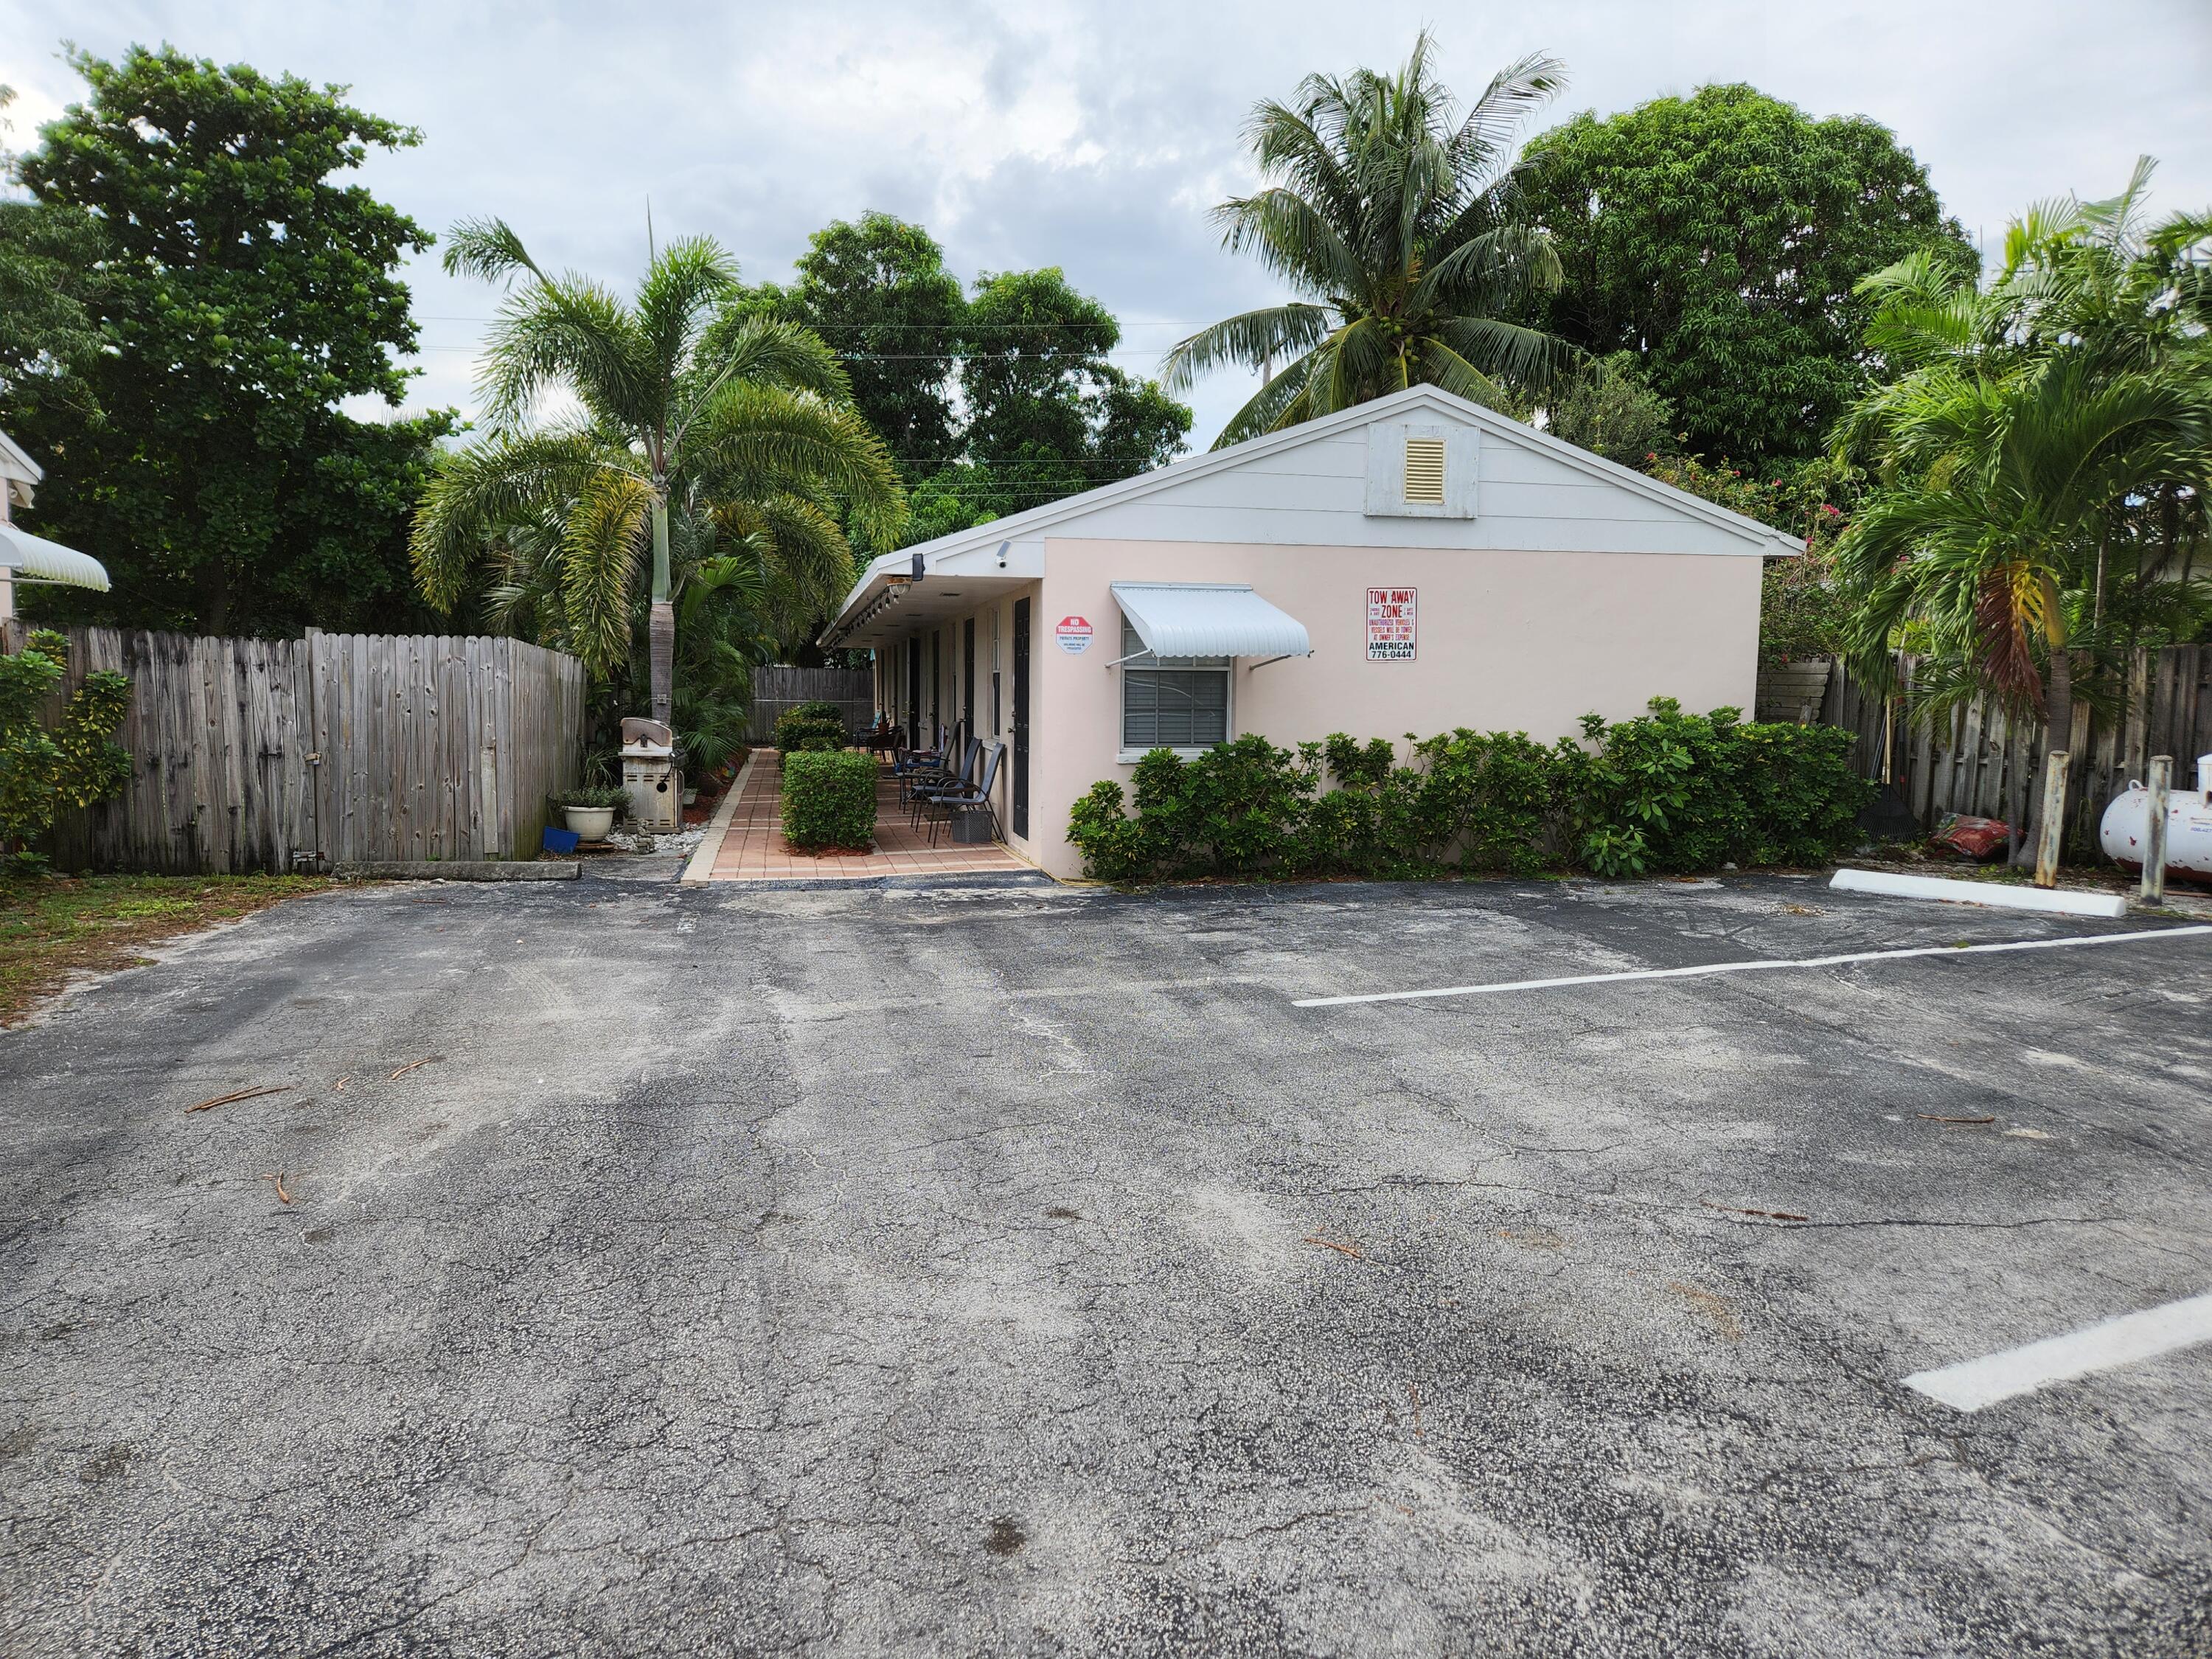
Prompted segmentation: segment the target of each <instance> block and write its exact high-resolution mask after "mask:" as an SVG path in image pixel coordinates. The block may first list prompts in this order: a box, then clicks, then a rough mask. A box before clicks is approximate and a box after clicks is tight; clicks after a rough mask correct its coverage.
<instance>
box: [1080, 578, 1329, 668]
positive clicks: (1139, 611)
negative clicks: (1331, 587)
mask: <svg viewBox="0 0 2212 1659" xmlns="http://www.w3.org/2000/svg"><path fill="white" fill-rule="evenodd" d="M1112 587H1113V591H1114V603H1115V604H1116V605H1120V606H1121V614H1122V615H1123V616H1125V617H1127V618H1128V619H1129V625H1130V626H1131V627H1132V628H1133V629H1136V630H1137V637H1138V638H1139V639H1140V640H1142V641H1144V642H1145V648H1146V650H1148V651H1150V652H1151V653H1152V654H1153V655H1154V656H1156V657H1310V656H1311V655H1313V641H1312V639H1311V638H1310V636H1309V635H1307V633H1306V625H1305V624H1304V623H1302V622H1300V621H1299V620H1298V619H1297V617H1293V616H1291V614H1290V613H1289V612H1288V611H1279V610H1277V609H1276V608H1275V607H1274V606H1273V605H1270V604H1268V603H1267V600H1265V599H1261V597H1260V596H1259V595H1258V594H1257V593H1255V592H1253V591H1252V590H1251V588H1250V587H1249V586H1246V585H1244V584H1243V583H1241V582H1115V583H1113V584H1112Z"/></svg>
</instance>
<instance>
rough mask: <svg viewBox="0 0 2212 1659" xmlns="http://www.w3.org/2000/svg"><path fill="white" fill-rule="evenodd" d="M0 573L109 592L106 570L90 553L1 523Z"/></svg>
mask: <svg viewBox="0 0 2212 1659" xmlns="http://www.w3.org/2000/svg"><path fill="white" fill-rule="evenodd" d="M0 570H6V571H8V572H9V574H11V575H16V576H22V577H27V578H28V579H29V580H32V581H40V582H58V583H59V584H60V585H61V586H64V587H90V588H94V589H97V590H98V591H99V592H102V593H105V592H107V568H106V566H105V565H103V564H101V563H100V561H99V560H98V559H95V558H94V557H93V556H92V555H91V554H89V553H80V552H78V551H77V550H76V549H75V548H73V547H64V546H63V545H62V544H60V543H59V542H50V541H47V540H46V538H44V537H41V536H33V534H31V532H29V531H27V530H20V529H18V528H17V527H16V526H14V525H12V524H0Z"/></svg>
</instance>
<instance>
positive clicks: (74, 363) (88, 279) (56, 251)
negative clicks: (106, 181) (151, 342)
mask: <svg viewBox="0 0 2212 1659" xmlns="http://www.w3.org/2000/svg"><path fill="white" fill-rule="evenodd" d="M14 102H15V88H13V87H0V111H4V110H6V109H7V107H8V106H9V105H10V104H12V103H14ZM0 125H4V117H0ZM15 162H16V158H15V155H13V154H11V153H9V152H6V151H0V171H4V173H5V174H6V176H7V177H8V179H9V180H10V181H11V182H12V181H13V180H14V179H15ZM105 252H106V240H105V239H104V238H103V237H102V235H101V234H100V222H99V221H98V220H97V219H95V218H94V217H93V216H92V215H90V214H89V213H86V212H84V211H82V210H78V209H72V208H61V207H54V206H51V205H49V204H46V203H44V202H39V201H28V200H17V199H8V200H0V399H4V400H6V401H7V402H9V404H14V403H15V401H17V400H18V399H19V398H21V396H23V395H24V393H25V392H27V389H28V385H29V384H30V383H33V382H37V383H42V384H43V386H44V387H45V389H46V391H47V392H48V394H49V395H52V396H55V397H58V398H64V399H65V398H70V397H72V396H74V397H76V398H80V399H82V398H88V397H89V396H90V393H91V388H90V386H88V385H87V384H86V382H85V380H84V379H83V376H82V370H83V368H85V367H86V366H87V364H88V362H89V360H90V359H91V357H92V356H93V355H94V353H96V352H97V351H99V349H100V343H101V342H100V331H99V329H98V328H97V327H96V326H94V323H93V319H92V314H91V313H90V312H89V311H88V309H87V307H86V305H85V296H86V294H87V293H88V289H89V288H90V285H91V284H92V283H95V282H96V281H98V279H99V272H100V264H101V256H102V255H103V254H104V253H105ZM73 370H74V371H78V372H77V373H75V374H73V373H72V372H71V371H73Z"/></svg>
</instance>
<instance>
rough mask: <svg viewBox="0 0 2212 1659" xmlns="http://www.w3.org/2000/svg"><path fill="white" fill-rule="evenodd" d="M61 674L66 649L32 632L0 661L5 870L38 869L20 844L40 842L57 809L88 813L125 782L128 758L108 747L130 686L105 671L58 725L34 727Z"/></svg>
mask: <svg viewBox="0 0 2212 1659" xmlns="http://www.w3.org/2000/svg"><path fill="white" fill-rule="evenodd" d="M68 666H69V641H67V640H65V639H64V637H63V636H62V635H59V634H57V633H55V632H54V631H52V629H38V630H36V631H35V632H33V634H32V635H31V636H30V638H29V639H28V640H27V641H26V642H25V644H24V647H23V649H22V650H21V651H20V652H18V653H15V655H13V656H6V655H0V859H4V866H5V867H6V868H9V869H14V870H18V871H27V870H35V869H37V868H39V867H40V866H43V864H44V863H45V860H44V859H43V858H42V857H40V855H39V854H33V853H31V852H30V851H28V850H27V848H25V846H24V843H25V842H28V841H30V840H31V839H33V837H34V836H40V835H43V834H44V833H45V832H46V829H48V828H50V827H51V826H52V823H53V821H54V818H55V817H56V816H57V815H58V813H59V812H60V811H61V810H62V809H63V808H64V807H65V806H89V805H92V804H93V803H94V801H98V800H105V799H107V798H108V797H110V796H112V795H114V794H117V793H120V792H121V790H122V788H123V786H124V785H125V783H127V782H129V781H130V778H131V757H130V755H129V753H128V752H127V751H126V750H125V749H124V748H123V747H122V745H121V744H118V743H116V742H115V741H114V732H115V729H116V727H118V726H120V725H122V724H123V716H124V714H125V711H126V710H127V709H128V708H130V706H131V682H130V680H129V679H128V678H125V676H123V675H121V674H118V673H114V672H112V671H107V670H102V671H99V672H97V673H93V674H88V675H86V676H85V680H84V684H82V685H81V686H79V687H78V688H77V689H76V690H75V691H74V692H72V693H71V694H70V699H69V702H68V703H67V705H66V706H65V707H64V708H63V709H62V714H61V720H60V722H59V724H58V725H57V726H55V727H54V729H53V730H52V731H51V732H50V731H48V730H47V729H46V727H45V726H42V725H40V722H39V708H40V704H41V703H43V702H46V698H47V696H49V695H50V694H51V693H52V690H53V689H54V687H55V686H57V685H58V684H60V683H61V679H62V676H63V674H64V671H66V670H67V669H68Z"/></svg>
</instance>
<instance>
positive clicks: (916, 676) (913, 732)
mask: <svg viewBox="0 0 2212 1659" xmlns="http://www.w3.org/2000/svg"><path fill="white" fill-rule="evenodd" d="M906 746H907V747H908V748H909V749H919V748H921V635H919V634H917V635H915V636H914V638H912V639H910V640H908V641H907V642H906Z"/></svg>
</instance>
